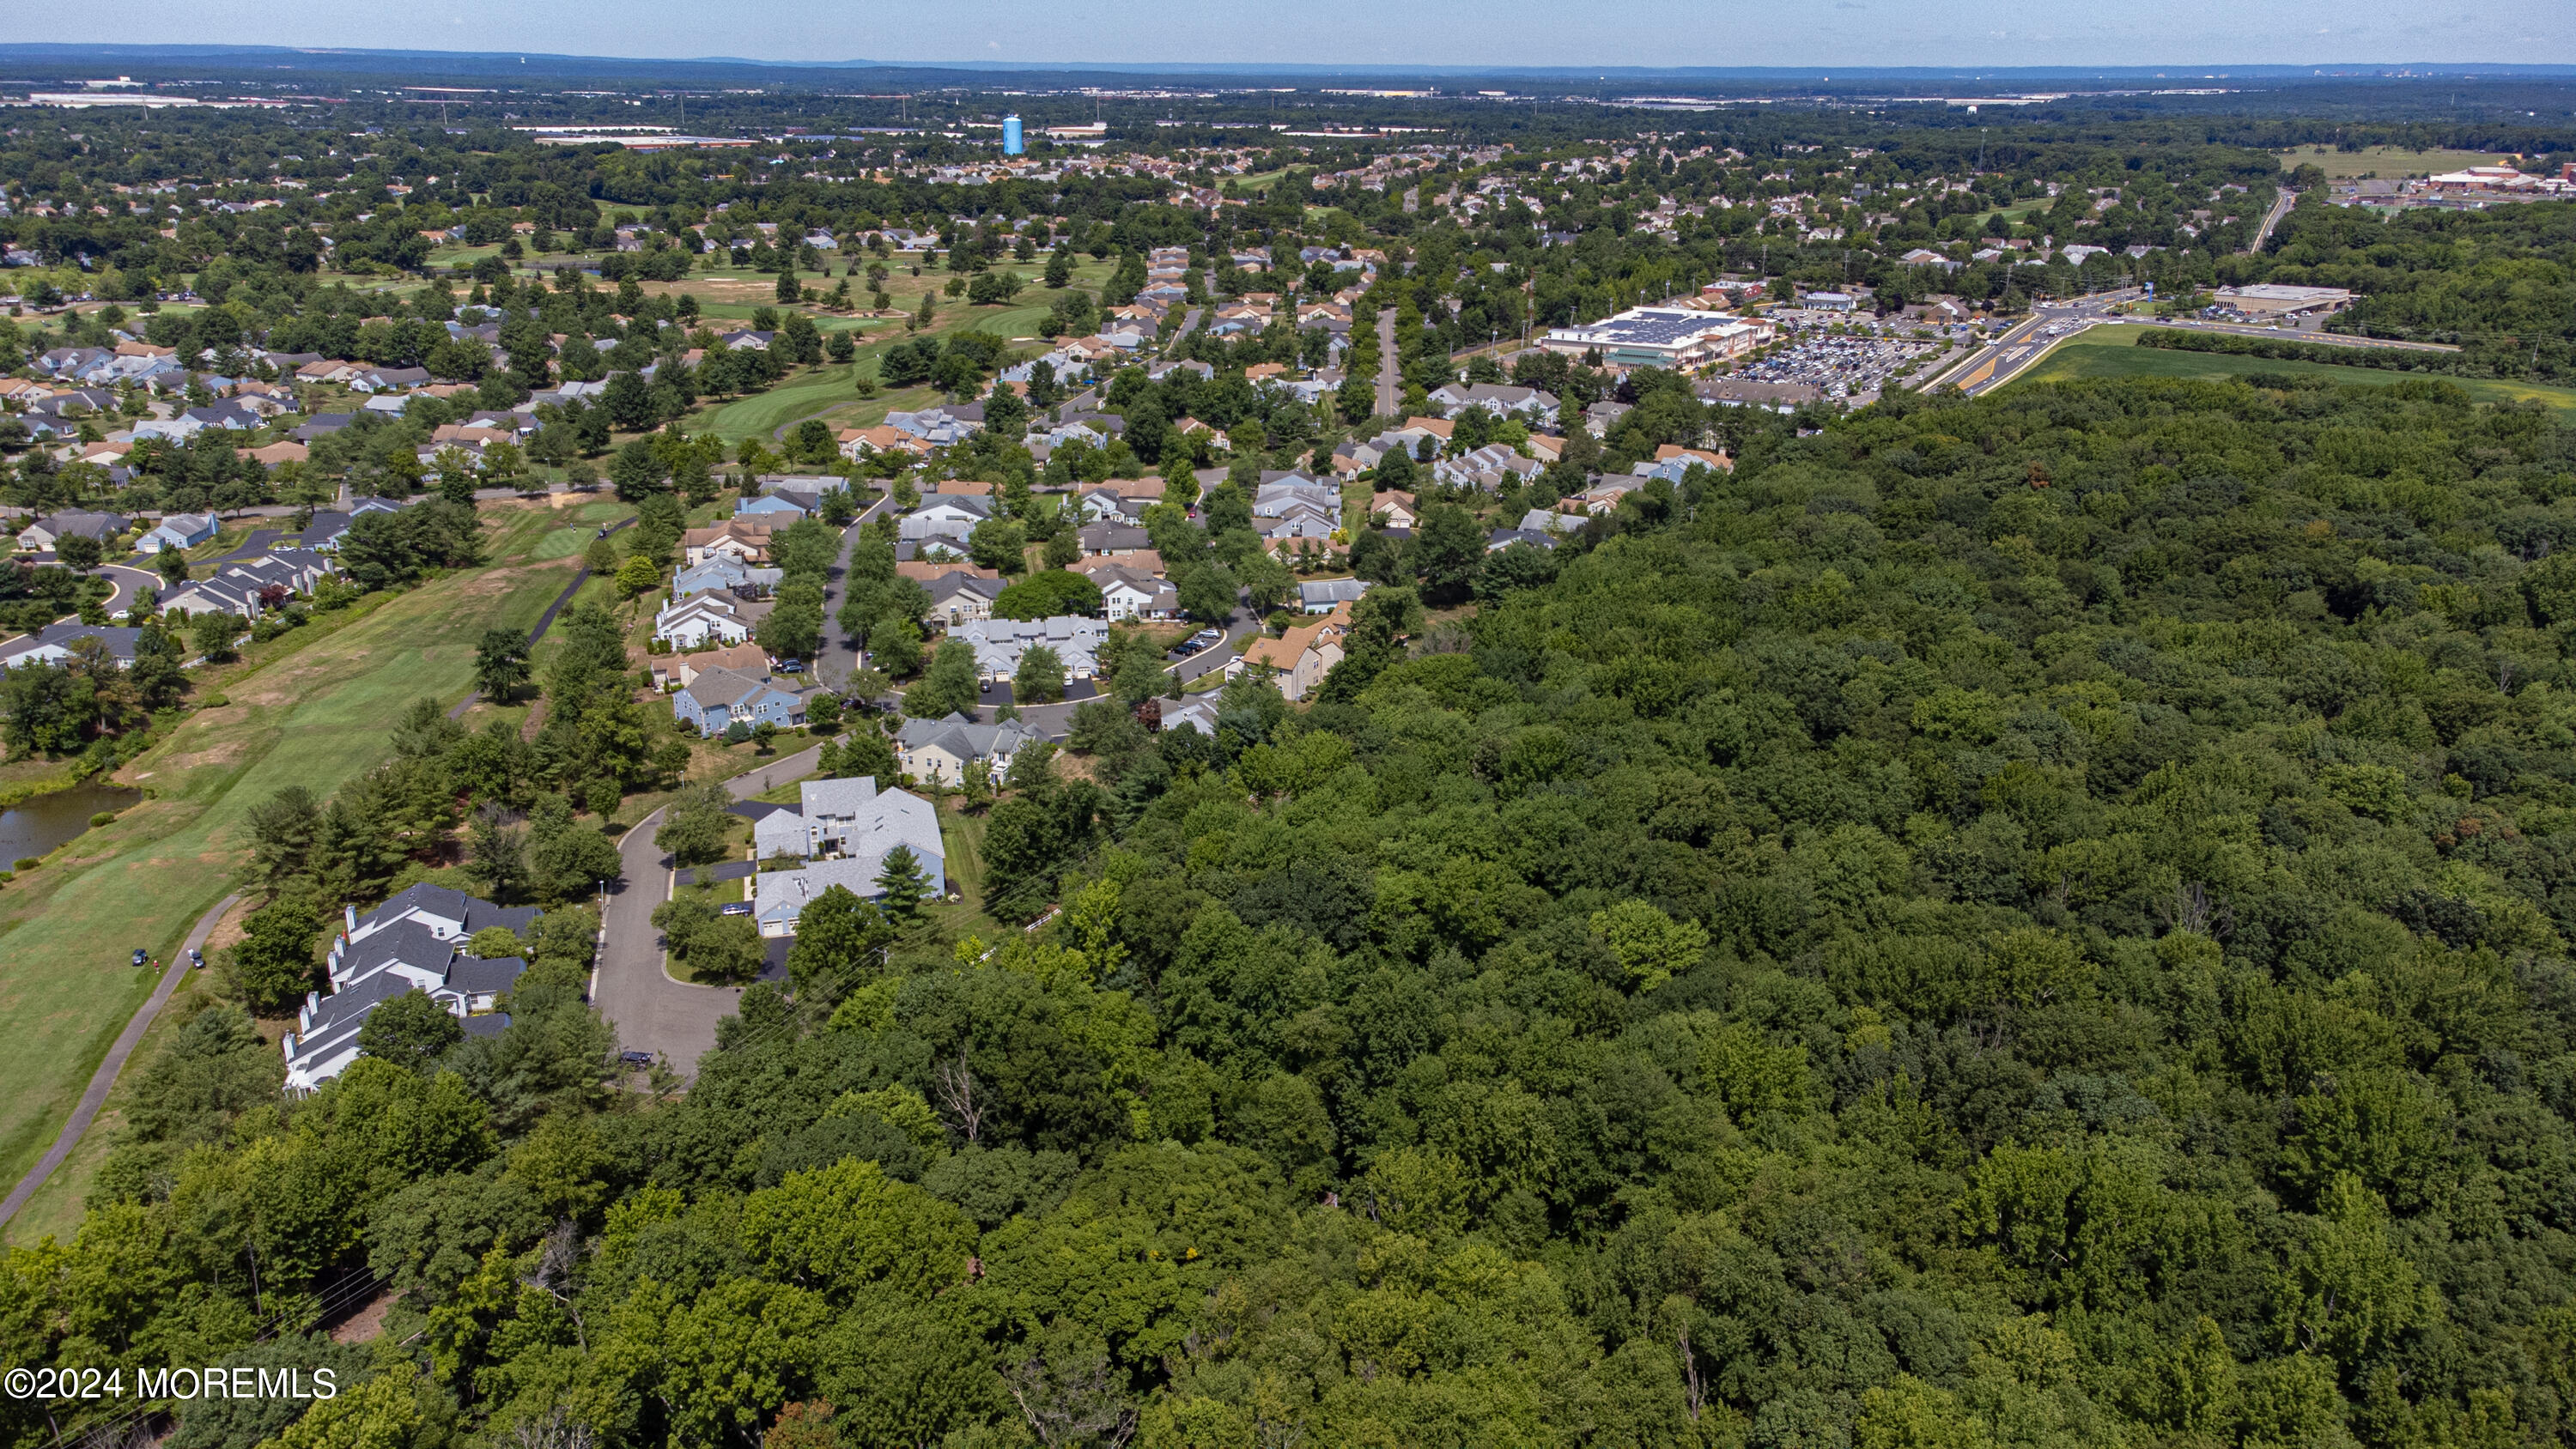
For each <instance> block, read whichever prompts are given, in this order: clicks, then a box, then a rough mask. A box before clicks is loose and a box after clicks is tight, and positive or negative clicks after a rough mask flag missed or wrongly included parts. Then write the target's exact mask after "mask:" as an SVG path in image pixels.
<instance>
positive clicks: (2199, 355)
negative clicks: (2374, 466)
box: [2006, 328, 2576, 414]
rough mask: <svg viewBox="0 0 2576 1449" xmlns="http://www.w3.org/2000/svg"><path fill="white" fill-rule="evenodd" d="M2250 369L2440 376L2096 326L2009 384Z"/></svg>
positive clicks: (2507, 389)
mask: <svg viewBox="0 0 2576 1449" xmlns="http://www.w3.org/2000/svg"><path fill="white" fill-rule="evenodd" d="M2251 372H2273V373H2290V374H2295V375H2319V376H2325V377H2331V378H2333V379H2334V380H2335V381H2337V382H2352V383H2361V384H2363V385H2365V386H2374V387H2386V386H2388V385H2389V384H2391V383H2395V382H2400V381H2403V380H2405V379H2407V378H2410V377H2427V376H2433V377H2439V376H2440V374H2438V373H2430V374H2428V373H2417V372H2390V371H2387V370H2384V369H2381V368H2376V367H2337V366H2333V365H2331V364H2328V363H2319V362H2275V361H2272V360H2271V359H2269V358H2262V357H2237V356H2232V355H2230V354H2227V353H2219V352H2174V351H2168V350H2167V349H2164V348H2161V347H2140V346H2138V345H2137V342H2136V334H2135V333H2134V332H2132V331H2130V330H2129V329H2127V328H2096V329H2094V330H2093V331H2090V332H2085V333H2081V334H2078V335H2077V336H2075V337H2073V338H2070V339H2068V340H2067V341H2065V342H2061V343H2059V344H2058V345H2057V349H2056V350H2055V351H2053V352H2051V353H2049V354H2048V356H2046V357H2044V358H2041V359H2040V360H2039V362H2038V364H2037V365H2035V366H2034V367H2032V368H2031V369H2030V370H2029V371H2028V372H2025V373H2023V374H2022V375H2021V376H2020V377H2017V378H2015V379H2013V381H2012V382H2011V383H2009V384H2006V385H2007V386H2018V385H2020V384H2022V383H2025V382H2069V381H2073V380H2074V379H2076V378H2084V377H2189V378H2200V379H2203V380H2206V381H2211V382H2217V381H2222V380H2224V379H2227V378H2231V377H2242V376H2244V375H2245V374H2247V373H2251ZM2443 380H2444V381H2446V382H2456V383H2458V384H2459V385H2460V387H2461V388H2462V390H2464V391H2466V392H2467V393H2468V394H2469V396H2471V397H2473V398H2475V399H2477V400H2478V401H2479V402H2522V401H2538V402H2543V403H2547V404H2548V405H2549V406H2550V407H2552V408H2555V409H2558V410H2559V411H2561V412H2565V413H2571V414H2576V389H2571V388H2563V387H2543V386H2539V385H2537V384H2533V383H2521V382H2507V381H2497V380H2490V379H2484V378H2444V379H2443Z"/></svg>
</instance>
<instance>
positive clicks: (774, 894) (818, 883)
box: [751, 790, 948, 937]
mask: <svg viewBox="0 0 2576 1449" xmlns="http://www.w3.org/2000/svg"><path fill="white" fill-rule="evenodd" d="M887 793H888V794H893V795H900V794H902V793H904V792H902V791H900V790H891V791H888V792H887ZM930 838H931V840H932V841H934V842H935V841H937V840H938V838H939V829H938V826H937V824H936V823H935V822H934V823H933V824H932V826H931V829H930ZM901 843H903V844H907V845H911V846H912V853H913V856H914V858H916V859H917V860H919V861H920V863H921V876H922V880H923V881H924V882H925V883H926V884H927V885H928V886H929V888H930V891H931V893H932V894H934V895H945V894H947V892H948V858H947V856H946V855H945V854H943V853H941V852H940V851H939V850H937V849H936V848H933V849H931V850H928V851H924V850H923V849H922V848H921V846H919V845H917V844H914V843H913V842H911V841H909V840H907V841H904V842H901ZM885 849H886V850H887V851H891V850H893V849H894V842H889V843H888V844H887V845H886V847H885ZM883 874H885V855H884V854H883V853H882V852H881V853H879V854H878V855H876V856H874V857H872V858H871V857H867V856H855V855H854V856H845V857H843V858H842V859H839V860H821V861H816V862H814V863H813V864H811V865H808V866H806V867H805V868H803V869H802V870H772V871H764V872H762V873H761V874H759V875H756V876H754V877H752V900H751V909H752V919H753V920H754V921H757V922H758V923H759V925H760V934H762V935H763V936H771V937H777V936H793V935H795V934H796V918H797V917H798V916H800V915H802V914H803V913H804V910H805V907H806V905H807V904H808V903H810V902H812V901H813V900H814V899H815V898H816V897H818V896H820V895H822V894H823V892H825V891H828V890H830V889H831V888H832V887H834V886H839V887H841V888H842V889H843V890H846V891H848V892H849V893H850V894H852V895H854V896H857V897H859V898H860V899H861V900H868V899H872V898H876V897H880V896H882V895H884V894H885V893H884V891H882V890H880V889H879V888H878V886H877V877H878V876H880V875H883Z"/></svg>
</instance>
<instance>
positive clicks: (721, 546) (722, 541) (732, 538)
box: [680, 517, 777, 567]
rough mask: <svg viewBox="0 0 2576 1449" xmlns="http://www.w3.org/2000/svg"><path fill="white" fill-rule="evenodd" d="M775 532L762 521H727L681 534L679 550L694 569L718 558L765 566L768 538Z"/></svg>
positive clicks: (737, 519) (755, 519)
mask: <svg viewBox="0 0 2576 1449" xmlns="http://www.w3.org/2000/svg"><path fill="white" fill-rule="evenodd" d="M776 531H777V530H776V528H775V526H774V525H772V523H771V522H770V521H769V520H768V519H765V518H739V517H737V518H728V519H726V520H725V521H724V522H722V523H719V524H717V525H715V526H714V527H713V528H692V529H690V530H688V531H687V532H685V533H683V534H681V535H680V548H681V550H682V556H683V557H685V558H686V559H687V560H688V561H689V563H690V565H691V566H693V567H694V566H695V565H698V564H702V563H705V562H706V561H707V560H708V559H710V558H715V557H719V556H721V557H725V558H731V559H734V560H736V561H738V562H741V563H745V564H765V563H767V562H769V539H770V535H771V534H773V533H775V532H776Z"/></svg>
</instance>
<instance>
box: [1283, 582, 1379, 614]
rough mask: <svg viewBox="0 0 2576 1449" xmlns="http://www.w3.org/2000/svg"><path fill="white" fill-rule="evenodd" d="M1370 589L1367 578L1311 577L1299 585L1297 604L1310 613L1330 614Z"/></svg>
mask: <svg viewBox="0 0 2576 1449" xmlns="http://www.w3.org/2000/svg"><path fill="white" fill-rule="evenodd" d="M1368 591H1369V586H1368V580H1366V579H1311V580H1308V581H1307V582H1305V583H1301V584H1299V585H1298V586H1297V604H1298V607H1300V608H1302V609H1304V610H1305V611H1306V612H1307V613H1309V614H1329V613H1331V612H1333V610H1335V609H1337V608H1339V607H1341V606H1342V605H1344V604H1355V603H1357V602H1359V597H1360V595H1362V594H1365V593H1367V592H1368Z"/></svg>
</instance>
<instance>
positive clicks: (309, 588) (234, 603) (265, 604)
mask: <svg viewBox="0 0 2576 1449" xmlns="http://www.w3.org/2000/svg"><path fill="white" fill-rule="evenodd" d="M331 571H332V570H331V562H330V560H328V559H326V558H324V557H323V556H322V555H320V554H318V553H315V552H313V551H312V550H311V549H302V548H290V549H283V550H280V551H279V552H276V553H272V554H269V555H268V556H266V557H265V558H255V559H250V560H247V561H245V562H242V563H236V564H226V565H224V567H222V568H221V569H218V570H217V571H216V572H215V576H214V577H213V578H210V579H199V580H197V581H196V582H195V583H191V584H187V585H185V586H183V587H181V588H180V589H179V590H178V592H176V593H174V594H172V595H170V597H168V598H166V599H163V600H162V601H161V607H162V608H163V609H167V610H178V611H183V612H185V613H189V614H209V613H213V614H237V615H239V616H240V617H242V618H244V619H256V618H258V617H259V616H260V615H262V614H264V613H266V612H268V611H269V610H270V609H274V608H277V607H278V606H280V605H282V604H284V603H285V602H286V601H287V600H288V599H291V598H293V597H294V596H295V595H297V594H309V593H311V592H313V586H314V585H315V584H318V583H320V582H321V581H322V580H323V579H325V578H327V577H329V576H330V574H331Z"/></svg>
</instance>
